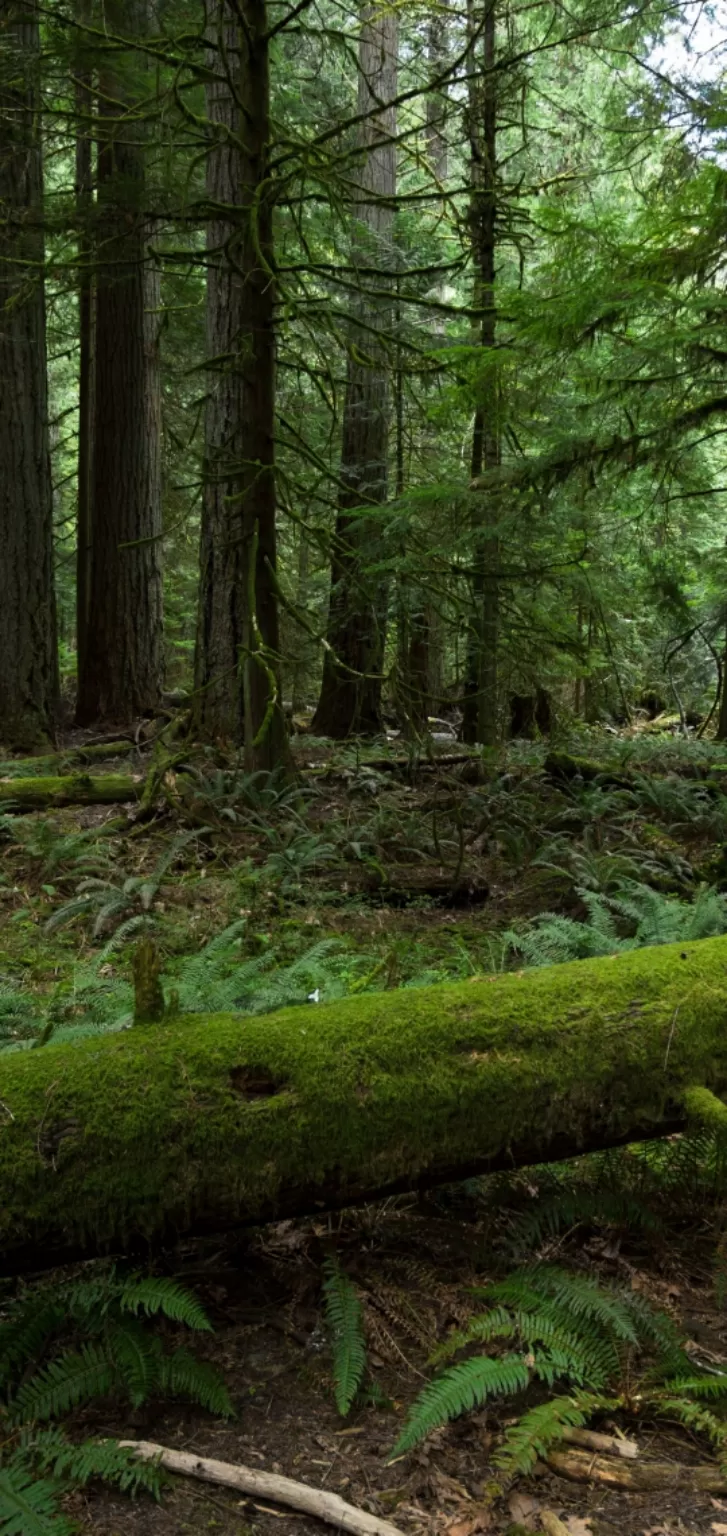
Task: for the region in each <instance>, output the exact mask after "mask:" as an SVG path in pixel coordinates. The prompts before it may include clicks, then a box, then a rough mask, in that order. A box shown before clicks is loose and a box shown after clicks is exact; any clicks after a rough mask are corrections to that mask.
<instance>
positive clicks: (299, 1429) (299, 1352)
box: [69, 1190, 727, 1536]
mask: <svg viewBox="0 0 727 1536" xmlns="http://www.w3.org/2000/svg"><path fill="white" fill-rule="evenodd" d="M449 1193H450V1192H444V1193H443V1194H441V1195H440V1196H439V1197H438V1202H439V1205H438V1208H435V1209H431V1208H429V1207H428V1206H427V1204H426V1203H425V1204H421V1203H420V1202H417V1201H416V1200H415V1199H413V1198H411V1199H409V1200H405V1199H401V1200H399V1201H390V1202H387V1203H385V1204H384V1205H381V1206H372V1207H368V1208H366V1209H365V1210H362V1211H358V1212H348V1213H345V1214H344V1215H342V1216H340V1217H338V1218H336V1220H335V1230H334V1224H333V1223H332V1222H330V1221H329V1220H327V1219H321V1220H320V1221H319V1222H316V1221H309V1222H300V1223H293V1222H282V1223H279V1224H278V1225H277V1226H274V1227H270V1228H267V1229H265V1230H264V1231H261V1232H259V1233H256V1234H250V1235H248V1236H246V1237H245V1238H244V1239H242V1240H240V1239H239V1238H238V1239H233V1238H229V1237H228V1238H227V1239H220V1240H219V1242H217V1243H213V1242H206V1243H205V1244H204V1245H201V1244H194V1245H189V1246H188V1247H187V1248H186V1249H185V1250H184V1251H180V1252H177V1253H175V1254H173V1255H168V1256H167V1260H168V1263H169V1265H170V1267H171V1268H172V1269H173V1270H174V1272H175V1273H176V1274H177V1275H178V1277H179V1278H181V1279H182V1280H183V1281H184V1282H185V1283H187V1284H189V1285H192V1286H194V1288H195V1289H196V1291H197V1293H198V1294H199V1295H200V1296H201V1298H202V1299H203V1301H204V1302H205V1303H206V1305H207V1307H208V1310H209V1312H210V1315H211V1317H212V1320H213V1322H214V1326H215V1332H214V1335H212V1336H210V1337H209V1339H208V1340H207V1339H206V1338H205V1337H202V1339H201V1347H198V1348H197V1353H198V1354H200V1355H201V1356H202V1357H203V1358H208V1359H210V1360H212V1361H214V1363H215V1364H216V1365H217V1366H218V1367H219V1369H220V1370H221V1371H222V1373H223V1374H224V1377H225V1380H226V1382H227V1384H228V1387H229V1389H230V1391H231V1393H232V1396H233V1399H234V1401H235V1404H236V1409H237V1418H236V1419H235V1420H234V1421H232V1422H230V1423H225V1422H222V1421H220V1420H215V1419H213V1418H212V1417H210V1416H209V1415H207V1414H205V1413H203V1412H201V1411H198V1410H190V1409H187V1408H184V1407H178V1406H171V1407H170V1406H169V1405H165V1406H164V1407H161V1406H157V1407H155V1406H154V1405H151V1406H150V1407H148V1408H145V1409H143V1410H141V1411H139V1412H130V1411H128V1410H127V1411H121V1412H120V1413H117V1414H115V1413H114V1412H113V1411H110V1410H109V1409H108V1408H106V1409H103V1408H95V1409H94V1410H92V1411H89V1412H86V1413H85V1414H83V1415H82V1416H80V1415H79V1417H78V1419H77V1422H76V1425H75V1428H76V1429H77V1430H78V1432H79V1433H84V1434H89V1433H91V1434H103V1435H114V1436H118V1437H119V1438H124V1439H127V1438H128V1439H136V1438H138V1439H148V1440H154V1441H156V1442H157V1443H159V1444H162V1445H165V1446H168V1447H171V1448H173V1449H177V1450H187V1451H194V1452H197V1453H199V1454H201V1455H207V1456H211V1457H214V1458H216V1459H218V1460H223V1461H230V1462H237V1463H243V1464H247V1465H250V1466H253V1467H255V1468H257V1469H259V1470H266V1471H271V1472H281V1473H283V1474H285V1475H286V1476H288V1477H292V1478H295V1479H297V1480H299V1481H301V1482H304V1483H309V1484H311V1485H313V1486H316V1487H321V1488H326V1489H328V1490H330V1491H332V1492H334V1493H338V1494H340V1495H341V1496H342V1497H343V1498H345V1499H346V1500H348V1501H349V1502H351V1503H353V1504H355V1505H357V1506H359V1507H361V1508H362V1509H367V1510H370V1511H371V1512H372V1513H374V1514H377V1515H380V1516H381V1517H383V1518H385V1519H387V1520H390V1521H392V1522H393V1523H394V1524H395V1525H396V1526H397V1527H398V1528H400V1529H401V1531H402V1532H404V1533H410V1536H478V1533H480V1532H481V1533H482V1536H488V1533H491V1536H506V1533H509V1536H516V1533H517V1536H527V1533H529V1532H537V1531H539V1530H541V1529H542V1526H541V1524H540V1512H541V1511H542V1510H549V1511H552V1512H554V1513H556V1514H557V1515H559V1516H560V1517H561V1518H562V1519H563V1520H564V1521H565V1523H566V1529H567V1530H568V1531H569V1532H570V1533H571V1536H677V1533H691V1536H696V1533H698V1532H699V1533H702V1532H715V1533H716V1532H719V1531H721V1530H727V1496H726V1497H725V1498H724V1499H723V1500H720V1499H715V1498H712V1497H710V1496H708V1495H696V1496H692V1495H686V1494H684V1493H681V1492H664V1493H650V1494H648V1495H647V1494H636V1493H619V1492H615V1491H613V1490H609V1489H606V1488H603V1487H599V1486H596V1485H594V1486H583V1485H576V1484H571V1483H569V1482H567V1481H565V1480H564V1479H562V1478H560V1477H556V1476H554V1475H553V1474H552V1473H550V1472H548V1471H545V1470H543V1471H542V1472H540V1473H539V1474H538V1475H536V1476H532V1477H529V1478H521V1479H519V1480H518V1481H517V1482H516V1484H515V1485H514V1486H512V1487H510V1488H509V1489H505V1490H502V1489H501V1490H500V1492H499V1493H498V1490H497V1482H498V1473H497V1468H496V1466H493V1464H492V1455H493V1451H494V1450H495V1449H496V1446H497V1442H498V1435H499V1432H500V1431H501V1428H502V1425H503V1423H505V1422H507V1421H508V1419H509V1418H511V1417H512V1416H513V1412H514V1408H513V1409H509V1405H505V1406H504V1407H503V1405H502V1404H500V1405H499V1406H498V1410H497V1411H496V1412H495V1411H486V1412H485V1411H483V1412H480V1413H477V1414H472V1415H469V1416H467V1417H465V1418H463V1419H461V1420H459V1421H457V1422H455V1423H454V1424H451V1425H449V1426H447V1427H446V1428H445V1429H440V1430H438V1431H436V1432H435V1433H434V1434H433V1435H431V1436H430V1438H429V1439H428V1441H426V1442H425V1443H424V1445H423V1446H421V1447H420V1448H419V1449H418V1450H416V1451H414V1452H413V1453H411V1454H410V1455H408V1456H406V1457H403V1458H401V1459H399V1460H398V1461H396V1462H395V1463H394V1464H392V1465H389V1463H388V1458H389V1455H390V1452H391V1447H392V1445H393V1443H394V1441H395V1439H396V1436H397V1433H398V1429H399V1426H400V1424H401V1420H402V1418H403V1416H404V1414H405V1412H406V1409H407V1406H408V1404H409V1402H410V1401H411V1400H412V1398H413V1397H414V1396H415V1395H416V1394H417V1392H418V1391H419V1390H420V1388H421V1385H422V1382H423V1380H424V1379H425V1370H426V1358H427V1355H428V1354H429V1352H430V1350H431V1347H432V1344H433V1343H434V1341H435V1339H436V1338H441V1337H442V1336H443V1334H444V1332H445V1331H446V1328H447V1327H448V1326H451V1324H452V1323H453V1322H456V1321H460V1322H461V1321H462V1320H463V1318H464V1316H465V1315H466V1313H467V1311H468V1310H470V1308H471V1302H470V1301H469V1299H468V1296H469V1287H470V1286H471V1284H472V1283H473V1281H474V1280H475V1279H476V1278H477V1279H479V1280H480V1282H481V1280H482V1276H483V1272H484V1273H486V1272H487V1258H488V1253H489V1252H490V1248H489V1243H490V1238H491V1235H492V1234H491V1232H489V1231H488V1230H487V1224H486V1223H483V1222H482V1221H481V1220H478V1219H477V1216H476V1208H475V1207H473V1208H472V1209H471V1210H467V1209H466V1206H463V1202H462V1196H461V1193H460V1192H459V1191H456V1190H452V1191H451V1201H452V1205H453V1207H454V1210H453V1212H452V1213H451V1214H448V1213H447V1209H446V1207H447V1200H448V1198H449ZM461 1207H462V1208H461ZM331 1245H335V1248H336V1251H337V1253H338V1254H339V1256H340V1258H341V1261H342V1263H343V1265H344V1267H345V1269H346V1271H347V1273H348V1274H349V1275H350V1276H351V1277H352V1278H353V1279H354V1280H355V1281H356V1283H357V1285H358V1287H359V1294H360V1296H361V1298H362V1303H363V1307H364V1313H365V1318H366V1324H367V1332H368V1337H369V1351H370V1354H369V1367H370V1369H369V1378H370V1379H371V1380H372V1381H373V1382H374V1383H375V1388H376V1396H377V1398H378V1399H379V1400H380V1402H379V1405H374V1404H371V1403H370V1404H368V1405H366V1406H362V1407H360V1408H356V1409H354V1411H353V1412H352V1413H351V1415H350V1417H349V1418H348V1419H346V1420H342V1419H341V1418H340V1417H339V1416H338V1414H337V1412H336V1409H335V1406H334V1401H333V1391H332V1380H331V1359H330V1354H329V1350H328V1345H327V1339H326V1333H325V1329H324V1326H323V1321H322V1314H321V1297H320V1285H321V1260H322V1257H323V1256H324V1255H325V1253H326V1252H327V1251H329V1249H330V1247H331ZM603 1250H604V1244H603V1243H602V1242H597V1241H591V1242H590V1243H589V1242H588V1241H587V1240H583V1245H582V1246H581V1247H580V1248H579V1247H578V1246H576V1247H575V1248H574V1247H572V1246H571V1248H570V1250H569V1253H568V1262H569V1263H576V1264H583V1265H585V1266H587V1268H588V1269H589V1271H590V1272H592V1273H597V1274H599V1275H600V1276H601V1278H603V1279H606V1278H618V1279H620V1280H621V1281H622V1282H623V1281H624V1280H628V1281H630V1283H631V1284H632V1285H633V1286H635V1287H636V1288H638V1289H639V1290H641V1291H642V1292H643V1293H644V1294H645V1295H647V1296H648V1297H649V1299H650V1300H652V1301H653V1302H654V1303H655V1304H658V1305H661V1306H663V1307H666V1308H667V1309H669V1310H671V1311H672V1312H674V1313H675V1315H678V1316H679V1318H680V1320H681V1321H682V1322H683V1325H684V1326H685V1327H686V1330H687V1332H688V1334H690V1335H691V1337H692V1338H693V1339H694V1341H695V1349H697V1350H699V1351H700V1352H701V1354H702V1357H703V1358H707V1359H708V1360H709V1361H711V1362H721V1361H724V1360H727V1319H725V1317H724V1315H723V1313H722V1312H721V1311H720V1310H719V1309H718V1308H716V1307H715V1302H714V1286H713V1283H712V1277H711V1275H710V1272H709V1267H708V1259H707V1257H706V1248H705V1254H704V1256H700V1255H699V1254H698V1253H697V1252H695V1244H694V1240H693V1234H691V1236H690V1237H689V1238H688V1237H687V1236H686V1235H685V1241H684V1244H683V1250H682V1251H679V1248H678V1247H677V1248H674V1247H673V1246H672V1244H671V1243H670V1244H669V1245H668V1246H667V1247H665V1248H664V1250H663V1251H661V1252H658V1251H657V1252H651V1253H648V1254H647V1253H643V1254H639V1253H638V1252H636V1251H635V1250H634V1251H632V1252H631V1253H628V1254H627V1253H626V1252H625V1251H624V1252H622V1251H620V1247H619V1244H618V1243H615V1244H613V1245H612V1246H611V1248H610V1249H608V1257H604V1256H603ZM617 1250H618V1251H617ZM519 1406H520V1407H521V1406H522V1405H521V1404H520V1405H519ZM620 1427H623V1428H626V1429H627V1430H628V1433H629V1434H630V1435H631V1436H632V1437H635V1438H636V1439H637V1440H638V1442H639V1444H640V1446H641V1448H642V1451H643V1453H644V1454H645V1455H646V1456H647V1457H648V1458H649V1459H655V1460H660V1461H669V1462H673V1463H681V1464H685V1463H690V1462H695V1461H701V1462H704V1461H706V1460H708V1459H709V1458H708V1455H707V1453H706V1452H705V1448H704V1446H703V1445H698V1444H697V1442H696V1441H695V1440H692V1439H691V1438H690V1437H689V1436H688V1435H687V1433H686V1432H685V1431H683V1430H681V1429H679V1428H677V1427H675V1428H674V1429H673V1430H672V1429H670V1428H669V1427H668V1426H667V1427H666V1428H665V1427H664V1426H663V1425H662V1426H660V1427H657V1426H654V1425H653V1424H649V1423H634V1422H633V1421H631V1422H626V1421H625V1420H623V1419H622V1420H621V1426H620ZM69 1502H70V1507H71V1508H72V1511H73V1514H74V1515H75V1517H76V1518H77V1519H79V1521H80V1523H81V1528H82V1530H84V1531H87V1532H89V1533H91V1532H93V1533H95V1536H172V1533H174V1536H177V1533H178V1536H185V1533H187V1532H203V1531H205V1532H211V1533H216V1536H233V1533H234V1536H318V1533H321V1532H322V1531H323V1529H324V1527H323V1526H321V1525H318V1524H317V1522H315V1521H311V1520H309V1519H307V1518H306V1517H303V1516H300V1515H297V1514H295V1513H292V1512H290V1511H288V1510H285V1509H283V1508H282V1507H278V1508H275V1507H273V1506H272V1505H267V1504H266V1503H265V1502H264V1501H263V1502H262V1503H258V1502H256V1501H253V1500H250V1499H240V1497H239V1495H237V1494H235V1493H231V1492H229V1491H226V1490H224V1489H220V1488H216V1487H213V1486H211V1485H208V1484H204V1483H201V1482H197V1481H186V1480H183V1479H176V1480H173V1481H171V1480H170V1484H169V1486H168V1488H167V1489H166V1491H165V1492H164V1494H163V1497H162V1500H161V1502H160V1503H159V1504H158V1505H157V1504H155V1503H154V1502H153V1501H152V1500H151V1499H149V1498H148V1497H140V1498H138V1499H136V1500H135V1501H133V1502H132V1501H130V1500H129V1499H127V1498H125V1497H124V1496H122V1495H116V1494H113V1493H108V1492H105V1491H103V1490H98V1491H97V1490H93V1491H91V1492H87V1493H85V1494H83V1495H74V1496H73V1498H72V1500H71V1501H69Z"/></svg>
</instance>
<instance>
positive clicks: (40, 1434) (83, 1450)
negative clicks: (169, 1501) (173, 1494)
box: [12, 1428, 163, 1498]
mask: <svg viewBox="0 0 727 1536" xmlns="http://www.w3.org/2000/svg"><path fill="white" fill-rule="evenodd" d="M12 1465H13V1466H15V1465H17V1466H22V1467H26V1466H27V1467H28V1469H30V1470H35V1471H36V1472H41V1473H50V1474H51V1476H52V1477H53V1478H55V1479H56V1481H58V1482H61V1483H65V1484H67V1485H68V1484H70V1485H71V1486H75V1487H78V1486H80V1487H85V1485H86V1484H87V1483H89V1482H91V1481H92V1479H94V1478H98V1479H100V1480H101V1481H102V1482H105V1483H110V1484H112V1485H113V1486H114V1487H116V1488H119V1489H121V1491H122V1493H131V1494H133V1493H137V1492H140V1491H142V1490H143V1491H144V1492H146V1493H151V1494H152V1495H153V1496H154V1498H158V1497H159V1494H160V1492H161V1486H162V1480H163V1473H162V1471H161V1468H160V1467H159V1466H158V1465H157V1464H156V1463H155V1462H153V1461H141V1460H140V1459H139V1457H138V1456H137V1455H136V1454H135V1452H134V1451H133V1449H127V1448H125V1447H123V1446H120V1445H119V1444H118V1443H117V1441H116V1440H82V1441H81V1443H80V1445H74V1444H73V1442H72V1441H70V1440H69V1439H68V1437H67V1436H66V1435H65V1434H64V1433H63V1430H61V1429H56V1428H53V1429H45V1430H34V1431H32V1432H31V1433H30V1434H27V1433H26V1434H25V1435H24V1436H23V1438H22V1440H21V1443H20V1446H19V1447H18V1449H17V1451H15V1452H14V1454H13V1459H12Z"/></svg>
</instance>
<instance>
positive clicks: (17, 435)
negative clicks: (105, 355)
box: [0, 0, 58, 748]
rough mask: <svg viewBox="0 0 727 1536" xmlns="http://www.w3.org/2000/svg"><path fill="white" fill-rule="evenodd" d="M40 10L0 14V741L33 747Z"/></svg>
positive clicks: (41, 373) (20, 0)
mask: <svg viewBox="0 0 727 1536" xmlns="http://www.w3.org/2000/svg"><path fill="white" fill-rule="evenodd" d="M43 264H44V245H43V167H42V154H41V124H40V34H39V27H38V14H37V11H36V10H35V9H34V7H33V5H32V4H26V3H24V0H9V3H6V5H5V6H4V8H3V13H2V21H1V22H0V738H1V739H2V740H3V741H4V742H5V744H6V745H7V746H9V747H20V748H31V747H33V746H35V745H36V744H37V743H38V742H41V741H44V740H47V739H48V738H49V737H50V736H51V735H52V733H53V726H54V720H55V714H56V709H57V703H58V670H57V650H56V621H55V601H54V594H53V491H52V484H51V470H50V451H49V436H48V400H47V377H46V337H45V294H44V286H43Z"/></svg>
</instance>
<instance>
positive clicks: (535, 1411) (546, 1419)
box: [494, 1392, 615, 1477]
mask: <svg viewBox="0 0 727 1536" xmlns="http://www.w3.org/2000/svg"><path fill="white" fill-rule="evenodd" d="M613 1406H615V1404H614V1403H613V1401H612V1400H610V1399H606V1398H601V1397H599V1396H597V1394H596V1393H593V1392H581V1393H573V1395H572V1396H569V1397H553V1398H551V1399H550V1401H549V1402H547V1403H539V1404H538V1406H537V1407H536V1408H531V1409H529V1411H528V1412H527V1413H524V1414H523V1416H522V1418H521V1419H518V1422H517V1424H511V1425H510V1426H509V1427H508V1429H507V1430H506V1432H505V1435H504V1438H503V1441H502V1444H501V1446H500V1449H499V1450H498V1452H497V1454H496V1456H495V1458H494V1461H495V1465H496V1466H498V1467H500V1468H501V1469H502V1471H503V1472H504V1473H505V1474H506V1475H507V1476H508V1477H514V1476H515V1475H516V1474H517V1473H521V1474H527V1473H528V1472H532V1470H533V1467H534V1466H535V1464H536V1462H537V1461H539V1459H540V1458H541V1457H542V1456H546V1455H547V1453H548V1450H549V1449H550V1447H551V1446H552V1445H554V1444H556V1443H557V1441H558V1440H562V1438H563V1434H564V1431H565V1430H567V1429H580V1428H581V1427H582V1426H583V1425H584V1424H587V1423H588V1421H589V1419H591V1418H592V1417H593V1414H594V1413H595V1412H596V1411H597V1410H601V1411H603V1409H604V1408H606V1407H613Z"/></svg>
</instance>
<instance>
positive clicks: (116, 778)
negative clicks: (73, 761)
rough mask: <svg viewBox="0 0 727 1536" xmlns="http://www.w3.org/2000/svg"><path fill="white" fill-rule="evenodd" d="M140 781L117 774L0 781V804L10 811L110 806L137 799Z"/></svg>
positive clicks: (141, 782) (71, 775) (73, 775)
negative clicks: (5, 804)
mask: <svg viewBox="0 0 727 1536" xmlns="http://www.w3.org/2000/svg"><path fill="white" fill-rule="evenodd" d="M142 789H143V781H141V780H139V779H132V778H129V777H127V776H126V775H124V774H120V773H108V774H104V775H103V776H102V777H100V778H92V777H91V775H90V774H87V773H75V774H69V775H67V776H65V777H64V776H55V777H47V776H41V777H39V778H29V779H4V780H0V805H2V804H3V802H7V803H8V807H9V808H12V809H13V810H38V809H40V808H41V807H47V808H51V807H52V806H55V805H113V804H115V803H116V802H117V801H122V800H136V799H137V798H138V796H139V794H140V793H141V791H142Z"/></svg>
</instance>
